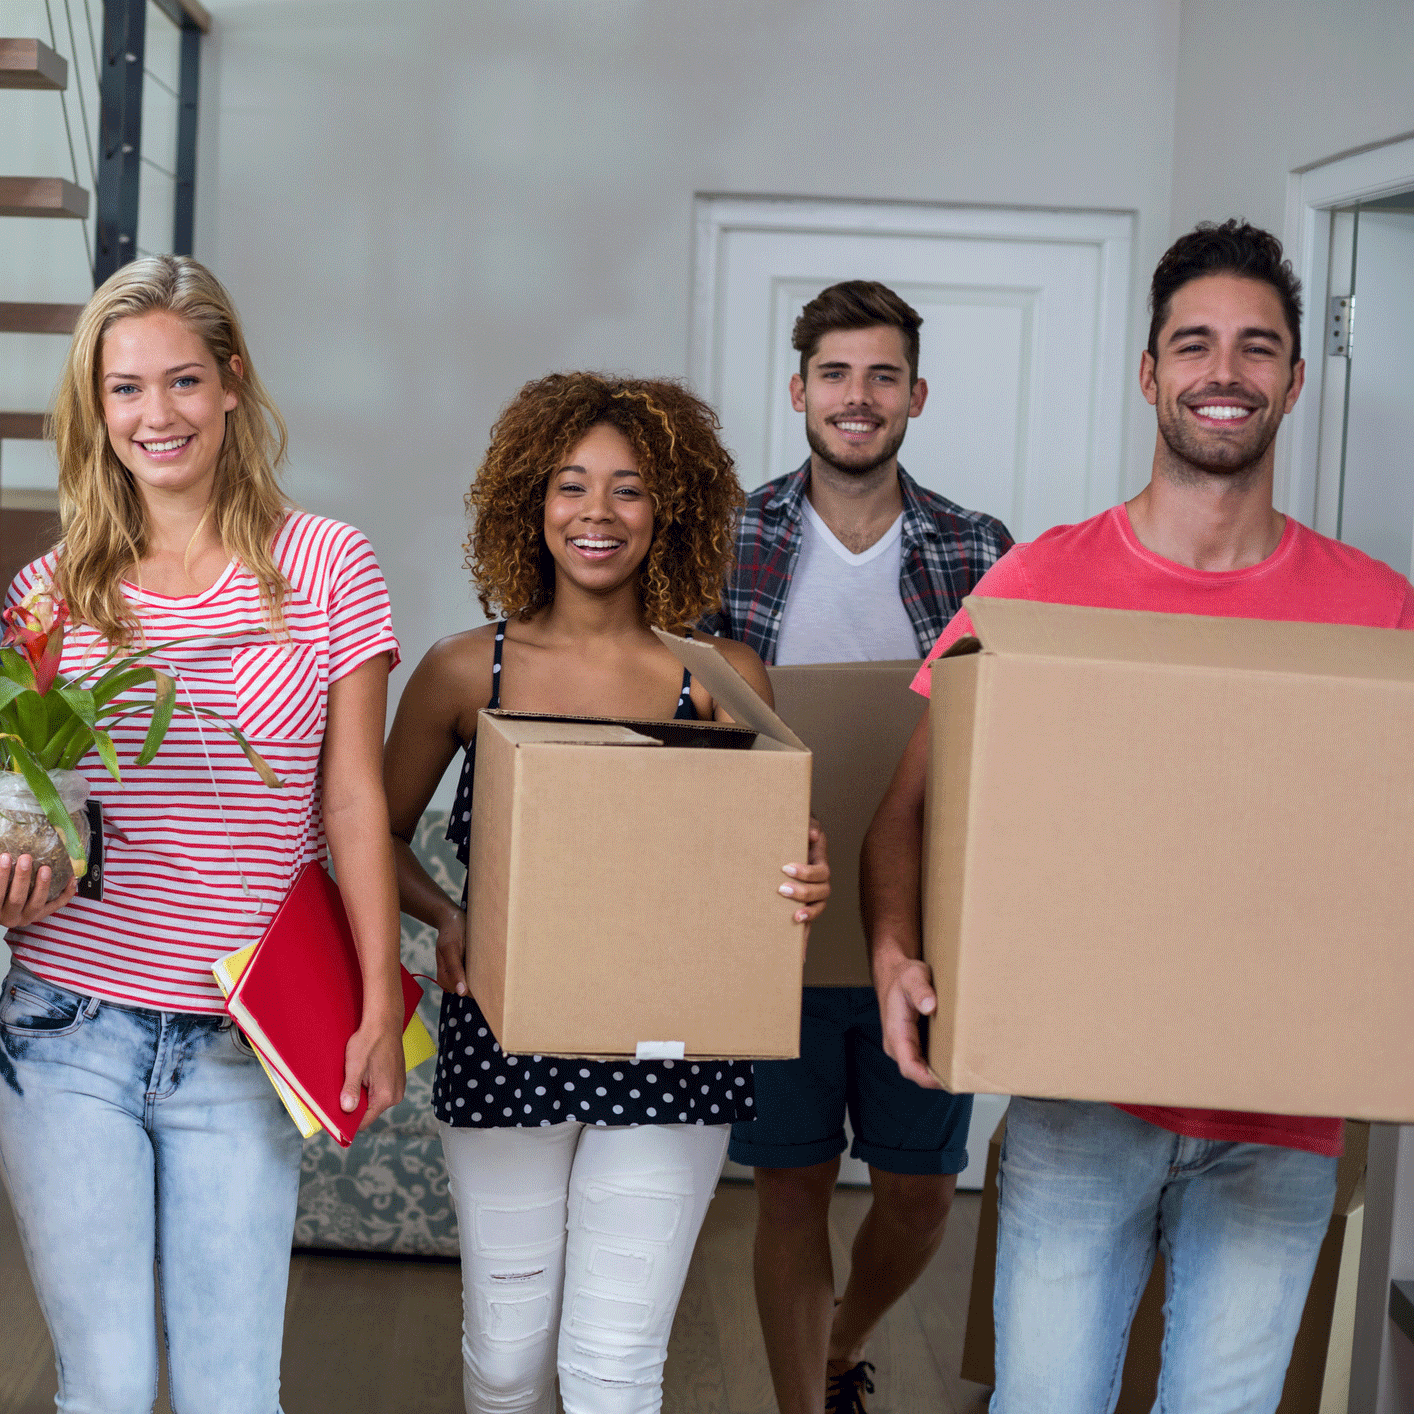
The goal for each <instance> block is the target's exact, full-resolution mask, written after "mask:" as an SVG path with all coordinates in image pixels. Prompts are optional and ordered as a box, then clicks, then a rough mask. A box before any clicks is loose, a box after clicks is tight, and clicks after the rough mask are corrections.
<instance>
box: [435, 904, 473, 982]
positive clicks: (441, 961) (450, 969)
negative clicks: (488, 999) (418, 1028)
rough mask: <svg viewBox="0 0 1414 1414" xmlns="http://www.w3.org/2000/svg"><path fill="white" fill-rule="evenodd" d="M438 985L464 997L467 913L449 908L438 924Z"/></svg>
mask: <svg viewBox="0 0 1414 1414" xmlns="http://www.w3.org/2000/svg"><path fill="white" fill-rule="evenodd" d="M437 985H438V986H439V987H440V988H441V989H442V990H443V991H444V992H455V993H456V994H457V996H459V997H464V996H466V994H467V991H466V914H465V913H463V912H462V911H461V909H459V908H453V909H449V910H448V911H447V913H446V915H445V916H444V917H443V919H442V921H441V922H440V923H439V924H438V926H437Z"/></svg>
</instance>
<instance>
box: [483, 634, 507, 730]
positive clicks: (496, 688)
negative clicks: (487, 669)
mask: <svg viewBox="0 0 1414 1414" xmlns="http://www.w3.org/2000/svg"><path fill="white" fill-rule="evenodd" d="M505 644H506V620H505V619H502V620H501V622H500V623H498V624H497V625H496V653H495V656H494V657H493V658H492V660H491V700H490V701H489V702H488V703H487V704H486V710H487V711H488V712H494V711H495V710H496V708H497V707H499V706H500V705H501V649H502V648H504V647H505Z"/></svg>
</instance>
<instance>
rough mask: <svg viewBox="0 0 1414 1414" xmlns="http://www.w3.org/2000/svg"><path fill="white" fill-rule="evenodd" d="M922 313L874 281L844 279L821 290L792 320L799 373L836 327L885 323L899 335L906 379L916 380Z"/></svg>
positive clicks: (859, 327)
mask: <svg viewBox="0 0 1414 1414" xmlns="http://www.w3.org/2000/svg"><path fill="white" fill-rule="evenodd" d="M922 323H923V316H922V315H921V314H919V312H918V311H917V310H916V309H914V308H913V306H912V305H910V304H909V303H908V302H907V301H906V300H902V299H900V298H899V297H898V296H897V295H896V294H895V293H894V292H893V291H892V290H891V289H890V288H889V287H888V286H887V285H881V284H880V283H879V282H878V281H877V280H845V281H843V282H842V283H840V284H838V285H831V286H830V287H829V288H828V289H825V290H821V291H820V293H819V294H818V295H816V296H815V298H814V299H813V300H811V301H810V303H809V304H807V305H806V306H805V308H804V309H802V310H801V311H800V318H799V319H797V320H796V321H795V328H794V329H792V330H791V336H790V343H791V347H792V348H793V349H798V350H799V351H800V376H801V377H802V378H804V377H805V369H806V366H807V365H808V364H809V362H810V360H811V359H812V358H814V357H815V355H816V354H817V353H819V351H820V340H821V339H823V338H824V337H825V335H826V334H832V333H834V331H835V330H836V329H874V328H877V327H878V326H879V325H880V324H887V325H889V326H890V327H891V328H894V329H897V330H898V331H899V333H900V334H902V335H903V346H904V350H905V352H906V353H907V355H908V378H909V382H910V383H916V382H917V381H918V328H919V326H920V325H921V324H922Z"/></svg>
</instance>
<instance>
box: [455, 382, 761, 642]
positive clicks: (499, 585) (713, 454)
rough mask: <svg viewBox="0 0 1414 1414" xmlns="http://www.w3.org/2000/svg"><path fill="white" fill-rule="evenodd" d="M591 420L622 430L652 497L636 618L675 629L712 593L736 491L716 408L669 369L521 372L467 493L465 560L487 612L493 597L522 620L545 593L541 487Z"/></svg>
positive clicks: (704, 607) (547, 572) (707, 603)
mask: <svg viewBox="0 0 1414 1414" xmlns="http://www.w3.org/2000/svg"><path fill="white" fill-rule="evenodd" d="M601 423H603V424H606V425H608V426H610V427H613V428H616V429H617V430H618V431H619V432H621V433H623V435H624V437H625V438H627V439H628V442H629V444H630V445H631V446H632V447H633V451H634V455H635V457H636V458H637V460H638V469H639V471H640V473H641V474H642V476H643V481H644V484H645V486H646V487H647V490H648V494H649V495H650V496H651V497H652V498H653V543H652V545H650V546H649V549H648V554H647V557H646V558H645V559H644V561H643V565H642V567H641V568H640V570H639V590H640V595H641V598H642V601H643V613H644V617H645V618H646V619H647V620H648V622H649V623H650V624H653V625H655V626H656V627H658V628H663V629H675V628H681V627H682V626H683V625H685V624H690V623H692V622H693V621H694V620H696V619H699V618H701V616H702V615H703V614H705V613H708V612H710V611H712V610H714V609H716V608H717V607H718V606H719V604H720V603H721V598H722V586H723V583H724V581H725V579H726V573H727V570H728V569H729V568H730V566H731V562H732V553H733V538H734V529H735V516H736V513H737V511H738V510H739V509H740V508H741V507H742V506H743V505H744V504H745V498H744V497H743V495H742V491H741V486H740V484H739V483H738V481H737V479H736V469H735V466H734V464H733V462H732V457H731V453H730V452H728V451H727V449H726V448H725V447H723V446H722V444H721V442H720V441H719V440H718V437H717V429H718V427H719V426H720V425H721V424H720V423H719V422H718V421H717V415H716V413H714V412H713V411H712V409H711V408H710V407H708V406H707V404H706V403H704V402H703V401H702V400H701V399H700V398H697V397H694V396H693V394H691V393H690V392H688V390H687V389H686V388H685V387H683V386H682V385H681V384H680V383H675V382H673V381H671V380H669V379H648V378H611V377H607V376H605V375H603V374H599V373H552V374H550V376H549V377H547V378H541V379H539V380H537V381H536V382H533V383H527V384H526V385H525V387H523V388H522V389H521V390H520V392H519V393H517V394H516V396H515V398H514V399H513V400H512V401H511V403H510V405H509V406H508V407H507V408H506V409H505V410H504V411H503V412H502V413H501V415H500V417H499V418H497V420H496V425H495V426H494V427H493V428H492V429H491V445H490V446H489V447H488V448H487V450H486V456H485V459H484V460H483V461H482V463H481V466H480V468H479V469H478V470H477V473H476V480H475V481H474V482H473V483H472V486H471V490H470V491H468V492H467V493H466V509H467V514H468V515H469V516H470V517H471V523H472V528H471V533H470V535H469V536H468V537H467V541H466V567H467V569H469V570H470V571H471V574H472V578H473V579H474V581H475V583H476V587H477V597H478V598H479V599H480V601H481V607H482V609H483V610H484V611H485V612H486V614H487V615H488V616H489V615H490V614H491V613H492V609H493V606H494V607H496V608H498V609H499V610H500V612H501V613H502V614H503V615H505V616H506V617H508V618H509V617H511V616H512V615H514V616H516V617H518V618H522V619H527V618H529V617H530V616H531V615H532V614H533V613H535V611H536V610H537V609H541V608H543V607H544V606H545V605H546V604H548V603H549V602H550V601H551V599H553V598H554V595H555V563H554V561H553V560H552V559H551V558H550V551H549V549H548V548H547V547H546V544H545V534H544V526H545V515H544V511H545V493H546V488H547V486H548V484H549V481H550V475H551V473H552V472H553V471H555V470H556V469H558V468H559V467H561V466H564V465H565V464H566V462H567V460H568V458H569V454H570V452H571V451H572V450H573V448H574V447H576V446H577V445H578V444H579V442H580V440H581V439H582V438H583V437H584V436H585V434H586V433H587V432H588V431H589V430H590V428H592V427H596V426H598V425H599V424H601Z"/></svg>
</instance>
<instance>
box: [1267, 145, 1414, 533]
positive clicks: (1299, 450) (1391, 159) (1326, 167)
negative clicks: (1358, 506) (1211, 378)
mask: <svg viewBox="0 0 1414 1414" xmlns="http://www.w3.org/2000/svg"><path fill="white" fill-rule="evenodd" d="M1410 188H1414V133H1405V134H1402V135H1401V136H1399V137H1394V138H1390V139H1388V140H1387V141H1384V142H1380V143H1372V144H1371V145H1369V146H1368V147H1361V148H1356V149H1354V150H1353V151H1350V152H1343V153H1339V154H1337V155H1336V156H1334V157H1328V158H1324V159H1322V160H1321V161H1320V162H1313V163H1311V164H1310V165H1309V166H1306V167H1298V168H1297V169H1296V170H1295V171H1293V172H1290V173H1288V175H1287V179H1286V224H1285V227H1284V229H1283V232H1282V244H1283V245H1284V247H1285V249H1286V255H1287V258H1288V259H1289V260H1290V261H1291V265H1292V268H1293V269H1294V270H1295V271H1296V274H1297V276H1298V277H1299V278H1300V280H1301V290H1302V295H1303V298H1304V303H1305V309H1304V311H1303V312H1302V317H1301V347H1302V349H1303V350H1304V352H1305V356H1306V386H1305V388H1304V389H1303V390H1302V393H1301V398H1300V401H1299V402H1298V403H1297V404H1296V407H1295V409H1294V410H1293V411H1292V414H1291V416H1290V417H1288V418H1287V419H1286V422H1287V424H1288V425H1289V427H1290V435H1289V436H1288V437H1287V439H1286V448H1285V451H1284V452H1282V451H1281V450H1280V449H1279V451H1278V456H1277V466H1276V488H1275V490H1276V494H1275V500H1276V504H1277V506H1278V508H1279V509H1281V510H1284V511H1289V512H1290V513H1291V514H1292V515H1293V516H1295V517H1296V519H1297V520H1299V521H1301V522H1303V523H1304V524H1306V525H1315V524H1316V519H1317V516H1316V509H1317V508H1316V494H1317V484H1318V482H1317V474H1318V472H1319V469H1320V460H1321V410H1322V405H1323V402H1324V394H1325V376H1326V352H1325V349H1326V299H1327V296H1328V295H1329V285H1330V259H1331V214H1332V212H1333V211H1335V210H1336V209H1337V208H1338V207H1344V206H1353V205H1354V204H1355V203H1356V202H1358V201H1370V200H1373V199H1374V198H1377V197H1381V196H1391V195H1393V194H1394V193H1395V192H1399V191H1406V190H1408V189H1410Z"/></svg>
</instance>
